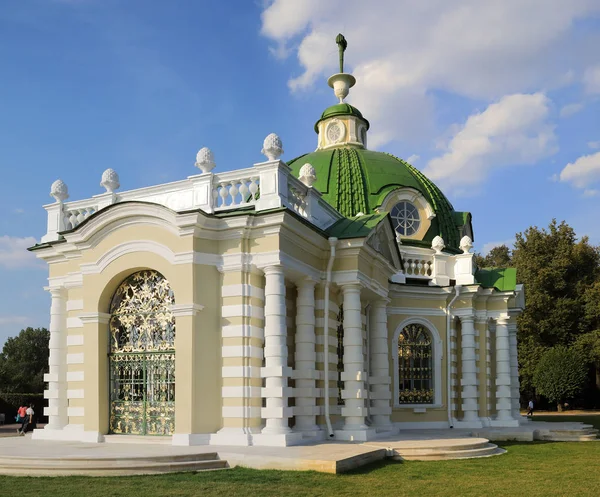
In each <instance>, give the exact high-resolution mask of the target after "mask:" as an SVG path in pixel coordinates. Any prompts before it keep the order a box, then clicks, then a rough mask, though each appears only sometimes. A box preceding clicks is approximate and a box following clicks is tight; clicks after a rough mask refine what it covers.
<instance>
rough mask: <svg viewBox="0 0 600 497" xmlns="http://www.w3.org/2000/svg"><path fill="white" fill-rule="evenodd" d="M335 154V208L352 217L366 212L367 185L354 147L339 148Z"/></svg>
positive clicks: (367, 208) (367, 209) (367, 207)
mask: <svg viewBox="0 0 600 497" xmlns="http://www.w3.org/2000/svg"><path fill="white" fill-rule="evenodd" d="M335 155H336V156H337V157H336V158H337V161H336V165H337V170H338V171H337V172H338V174H337V198H336V204H337V205H336V209H337V210H338V211H339V212H340V214H342V215H343V216H345V217H354V216H356V214H358V213H359V212H362V213H363V214H368V213H369V212H370V210H369V206H368V205H367V187H366V179H365V173H364V171H363V168H362V165H361V162H360V157H359V155H358V153H357V152H356V150H354V149H347V148H343V149H339V150H336V151H335Z"/></svg>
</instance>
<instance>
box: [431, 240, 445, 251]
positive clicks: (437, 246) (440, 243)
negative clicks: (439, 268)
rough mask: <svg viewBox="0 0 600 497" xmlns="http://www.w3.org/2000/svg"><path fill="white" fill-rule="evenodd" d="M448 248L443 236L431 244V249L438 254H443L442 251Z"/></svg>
mask: <svg viewBox="0 0 600 497" xmlns="http://www.w3.org/2000/svg"><path fill="white" fill-rule="evenodd" d="M445 247H446V244H445V243H444V239H443V238H442V237H441V236H436V237H435V238H434V239H433V241H432V242H431V248H432V249H433V250H435V253H436V254H441V253H442V250H444V248H445Z"/></svg>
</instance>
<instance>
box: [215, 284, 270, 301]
mask: <svg viewBox="0 0 600 497" xmlns="http://www.w3.org/2000/svg"><path fill="white" fill-rule="evenodd" d="M221 297H251V298H256V299H259V300H265V291H264V290H263V289H262V288H259V287H257V286H253V285H247V284H239V285H223V286H222V287H221Z"/></svg>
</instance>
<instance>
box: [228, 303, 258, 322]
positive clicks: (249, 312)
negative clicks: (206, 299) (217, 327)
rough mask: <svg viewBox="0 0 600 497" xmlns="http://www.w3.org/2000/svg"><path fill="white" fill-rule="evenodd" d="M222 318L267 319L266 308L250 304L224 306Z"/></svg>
mask: <svg viewBox="0 0 600 497" xmlns="http://www.w3.org/2000/svg"><path fill="white" fill-rule="evenodd" d="M221 316H222V317H224V318H232V317H240V316H242V317H253V318H257V319H265V309H264V307H259V306H256V305H249V304H239V305H224V306H222V307H221Z"/></svg>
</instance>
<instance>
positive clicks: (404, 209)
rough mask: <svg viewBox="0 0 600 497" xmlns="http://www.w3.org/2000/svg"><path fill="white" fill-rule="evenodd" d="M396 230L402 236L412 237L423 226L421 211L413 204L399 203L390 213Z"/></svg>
mask: <svg viewBox="0 0 600 497" xmlns="http://www.w3.org/2000/svg"><path fill="white" fill-rule="evenodd" d="M390 216H391V217H392V221H393V223H394V228H395V229H396V232H398V233H399V234H400V235H402V236H412V235H414V234H415V233H416V232H417V231H419V227H420V225H421V217H420V216H419V210H418V209H417V208H416V207H415V205H413V204H412V203H411V202H408V201H405V200H403V201H402V202H398V203H397V204H396V205H394V207H392V210H391V211H390Z"/></svg>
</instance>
